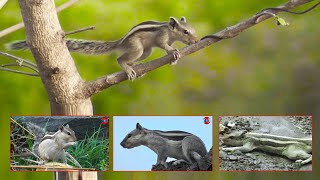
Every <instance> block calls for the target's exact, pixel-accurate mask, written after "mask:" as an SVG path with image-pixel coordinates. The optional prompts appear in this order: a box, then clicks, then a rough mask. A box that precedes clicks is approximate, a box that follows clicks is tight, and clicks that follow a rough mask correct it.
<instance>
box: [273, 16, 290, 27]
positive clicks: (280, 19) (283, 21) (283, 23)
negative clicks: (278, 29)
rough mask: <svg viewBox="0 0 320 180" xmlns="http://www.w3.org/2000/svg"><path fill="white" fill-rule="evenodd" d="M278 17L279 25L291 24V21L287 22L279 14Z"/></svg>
mask: <svg viewBox="0 0 320 180" xmlns="http://www.w3.org/2000/svg"><path fill="white" fill-rule="evenodd" d="M276 18H277V21H278V22H277V24H278V25H281V26H288V25H289V23H287V22H286V21H285V20H284V19H282V18H281V17H279V16H276Z"/></svg>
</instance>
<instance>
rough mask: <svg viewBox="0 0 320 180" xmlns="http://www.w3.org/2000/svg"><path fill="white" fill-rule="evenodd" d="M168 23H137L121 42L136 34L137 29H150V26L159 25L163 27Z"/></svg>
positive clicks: (156, 26) (155, 26)
mask: <svg viewBox="0 0 320 180" xmlns="http://www.w3.org/2000/svg"><path fill="white" fill-rule="evenodd" d="M166 25H167V23H159V24H142V25H137V26H135V27H133V28H132V29H131V30H130V31H129V32H128V33H127V34H126V35H125V36H124V37H123V38H122V39H121V42H120V43H122V42H123V41H124V40H125V39H126V38H127V37H129V36H131V35H132V34H134V33H135V32H137V31H140V30H143V29H148V28H158V27H163V26H166Z"/></svg>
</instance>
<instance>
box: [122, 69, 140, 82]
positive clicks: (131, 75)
mask: <svg viewBox="0 0 320 180" xmlns="http://www.w3.org/2000/svg"><path fill="white" fill-rule="evenodd" d="M125 71H126V73H127V76H128V79H129V80H131V81H133V80H134V79H135V78H136V77H137V73H136V72H135V71H134V70H133V69H132V68H131V67H130V66H128V67H127V68H126V69H125Z"/></svg>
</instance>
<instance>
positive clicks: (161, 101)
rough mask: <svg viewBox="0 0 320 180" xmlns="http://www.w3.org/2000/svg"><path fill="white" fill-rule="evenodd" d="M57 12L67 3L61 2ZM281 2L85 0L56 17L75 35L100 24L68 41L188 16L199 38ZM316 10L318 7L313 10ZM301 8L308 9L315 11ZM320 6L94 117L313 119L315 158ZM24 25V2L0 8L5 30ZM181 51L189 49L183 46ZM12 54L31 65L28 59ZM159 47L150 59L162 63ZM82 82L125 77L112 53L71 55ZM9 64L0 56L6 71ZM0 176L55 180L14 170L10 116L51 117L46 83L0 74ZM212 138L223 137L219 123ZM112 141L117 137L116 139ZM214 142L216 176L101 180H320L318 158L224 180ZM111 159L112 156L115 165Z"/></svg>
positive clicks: (128, 88) (135, 87) (118, 98)
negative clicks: (304, 168) (307, 169)
mask: <svg viewBox="0 0 320 180" xmlns="http://www.w3.org/2000/svg"><path fill="white" fill-rule="evenodd" d="M55 2H56V5H57V6H58V5H61V4H63V3H64V2H66V0H56V1H55ZM285 2H286V1H285V0H281V1H278V0H270V1H245V0H238V1H234V0H225V1H218V0H200V1H196V0H189V1H182V0H179V1H171V0H162V1H153V0H135V1H125V0H117V1H107V0H94V1H90V0H81V1H80V2H78V3H77V4H75V5H74V6H72V7H70V8H68V9H66V10H64V11H62V12H60V13H59V19H60V23H61V26H62V28H63V29H64V30H65V31H71V30H75V29H79V28H82V27H86V26H91V25H94V26H95V27H96V30H94V31H87V32H82V33H78V34H76V35H71V36H69V38H80V39H92V40H115V39H118V38H121V37H122V36H124V35H125V34H126V32H127V31H128V30H129V29H130V28H131V27H132V26H134V25H136V24H138V23H140V22H142V21H146V20H158V21H167V20H168V19H169V17H170V16H174V17H180V16H185V17H186V18H187V21H188V22H189V23H190V24H191V25H192V26H194V27H195V29H196V30H197V32H198V35H199V37H202V36H205V35H207V34H213V33H215V32H218V31H220V30H222V29H224V28H225V27H228V26H231V25H234V24H236V23H238V22H240V21H242V20H245V19H247V18H249V17H251V16H252V15H254V14H255V13H257V12H258V11H260V10H262V9H264V8H267V7H274V6H278V5H280V4H282V3H285ZM314 3H315V2H314ZM314 3H310V4H308V5H305V6H302V7H300V8H298V9H296V10H297V11H299V10H300V11H302V10H304V9H306V8H308V7H311V6H312V4H314ZM319 12H320V8H319V7H318V8H317V9H315V10H313V11H312V12H309V13H307V14H304V15H289V14H282V15H281V17H283V18H285V19H286V20H287V21H288V22H289V23H290V26H288V27H279V26H277V25H276V22H275V21H274V20H267V21H266V22H263V23H261V24H259V25H257V26H254V27H252V28H250V29H249V30H246V31H245V32H243V33H241V34H240V35H239V36H237V37H235V38H233V39H229V40H224V41H221V42H219V43H218V44H214V45H212V46H210V47H208V48H206V49H204V50H201V51H198V52H196V53H194V54H192V55H189V56H187V57H184V58H183V59H182V60H181V61H179V63H178V65H176V66H169V65H168V66H165V67H162V68H159V69H157V70H155V71H152V72H150V73H148V74H146V75H145V76H144V77H142V78H139V79H137V80H135V81H134V82H129V81H126V82H123V83H121V84H118V85H116V86H113V87H111V88H109V89H107V90H105V91H103V92H101V93H99V94H97V95H95V96H94V97H93V98H92V99H93V105H94V110H95V113H96V114H120V115H131V114H136V115H150V114H151V115H152V114H161V115H175V114H178V115H183V114H185V115H199V114H212V115H213V116H214V117H215V119H214V120H215V122H216V121H217V119H218V115H237V114H241V115H288V114H295V115H305V114H308V115H313V116H314V122H315V123H314V125H315V128H314V137H315V140H314V142H315V149H314V150H315V151H314V152H318V151H319V148H320V147H319V145H320V144H319V139H318V138H317V137H318V136H319V125H320V123H319V117H320V95H319V92H320V78H319V77H320V69H319V68H320V51H319V42H320V35H319V32H320V23H319V17H320V14H319ZM21 21H22V17H21V13H20V9H19V5H18V2H17V1H15V0H10V1H9V2H8V3H7V4H6V5H5V6H4V7H3V8H2V9H1V10H0V30H3V29H5V28H7V27H9V26H12V25H14V24H16V23H19V22H21ZM24 38H25V32H24V29H22V30H19V31H17V32H14V33H12V34H10V35H7V36H5V37H3V38H1V39H0V50H1V51H7V50H5V46H4V45H5V44H6V43H9V42H11V41H15V40H21V39H24ZM177 47H183V45H182V44H181V43H177ZM9 52H10V53H12V54H14V55H17V56H20V57H23V58H25V59H29V60H32V61H33V57H32V55H31V53H30V52H28V51H22V52H14V51H9ZM164 54H165V53H164V51H162V50H159V49H154V51H153V53H152V56H151V57H150V58H148V60H151V59H154V58H157V57H161V56H162V55H164ZM72 56H73V57H74V60H75V62H76V64H77V67H78V69H79V71H80V74H81V75H82V77H83V78H84V79H86V80H92V79H95V78H97V77H100V76H102V75H105V74H109V73H113V72H117V71H119V70H120V67H119V65H118V64H117V62H116V60H115V59H116V55H115V54H110V55H103V56H83V55H79V54H75V53H74V54H72ZM7 62H10V61H9V60H8V59H7V58H5V57H0V63H1V64H2V63H7ZM0 99H1V100H0V102H1V104H0V108H1V113H0V119H1V120H0V131H1V137H0V138H1V143H0V144H1V145H0V147H1V148H0V168H1V169H0V177H1V178H5V179H8V178H9V177H10V179H52V178H53V173H13V172H10V171H9V134H10V129H9V115H10V114H16V115H40V114H50V107H49V101H48V99H47V94H46V92H45V89H44V88H43V86H42V84H41V80H40V78H37V77H28V76H24V75H19V74H13V73H8V72H3V71H1V72H0ZM214 127H215V128H214V134H217V133H218V129H217V128H218V126H217V123H216V124H215V126H214ZM111 134H112V133H111ZM217 137H218V136H214V138H213V139H214V148H215V149H214V160H215V161H214V171H213V172H212V173H164V172H158V173H155V172H153V173H144V172H130V173H129V172H126V173H123V172H105V173H104V174H103V176H104V179H109V178H113V179H147V178H157V179H209V178H215V179H216V178H219V179H256V178H259V179H271V178H292V179H315V178H316V177H320V171H319V166H320V164H319V161H318V159H319V158H320V156H319V153H315V154H314V162H313V163H314V172H313V173H301V172H300V173H298V172H292V173H287V172H277V173H267V172H264V173H232V172H230V173H228V172H223V173H220V172H219V171H218V162H217V159H218V155H217V153H215V152H217V150H218V149H217V148H218V140H217ZM110 159H112V158H110Z"/></svg>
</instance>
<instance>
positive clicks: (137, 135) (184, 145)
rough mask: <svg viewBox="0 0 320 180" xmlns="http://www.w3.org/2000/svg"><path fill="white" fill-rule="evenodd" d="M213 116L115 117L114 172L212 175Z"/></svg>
mask: <svg viewBox="0 0 320 180" xmlns="http://www.w3.org/2000/svg"><path fill="white" fill-rule="evenodd" d="M212 128H213V126H212V116H114V117H113V170H114V171H212Z"/></svg>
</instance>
